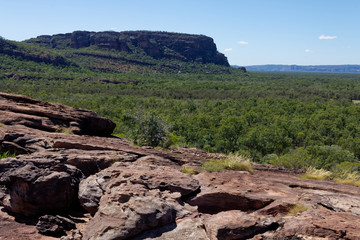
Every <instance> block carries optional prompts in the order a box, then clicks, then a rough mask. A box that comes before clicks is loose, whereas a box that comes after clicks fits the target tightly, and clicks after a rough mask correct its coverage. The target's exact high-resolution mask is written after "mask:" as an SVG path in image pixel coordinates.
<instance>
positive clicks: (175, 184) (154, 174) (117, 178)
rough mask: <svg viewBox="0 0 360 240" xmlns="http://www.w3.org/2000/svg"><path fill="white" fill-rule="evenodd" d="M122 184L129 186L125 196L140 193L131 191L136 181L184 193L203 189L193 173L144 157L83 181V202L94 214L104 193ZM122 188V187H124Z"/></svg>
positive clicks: (108, 169) (81, 189)
mask: <svg viewBox="0 0 360 240" xmlns="http://www.w3.org/2000/svg"><path fill="white" fill-rule="evenodd" d="M120 185H121V186H123V188H124V189H125V190H124V193H121V192H119V193H118V194H120V195H121V196H122V198H123V199H128V198H130V197H131V196H132V195H136V193H131V192H128V188H129V189H131V187H132V186H133V185H134V186H135V185H140V186H144V187H145V188H146V189H148V190H152V189H159V190H161V191H165V190H166V191H170V192H178V193H180V195H181V196H183V197H185V196H187V195H190V194H191V193H193V192H196V191H197V190H198V189H199V184H198V182H197V181H196V180H195V179H193V178H192V177H191V176H190V175H187V174H184V173H182V172H180V171H178V170H176V169H173V168H170V167H167V166H156V165H152V164H150V165H144V162H142V161H141V162H140V164H139V163H136V162H135V163H134V164H124V163H115V164H114V165H113V166H111V167H110V168H107V169H105V170H103V171H101V172H99V173H97V174H95V175H92V176H90V177H88V178H86V179H84V180H83V181H82V182H81V183H80V186H79V200H80V203H81V205H82V206H83V207H84V208H85V209H86V210H87V211H89V212H90V213H92V214H94V213H95V212H96V211H97V208H98V206H99V202H100V199H101V197H102V196H103V195H104V194H105V193H107V192H109V191H113V188H114V187H116V186H120ZM119 190H120V191H122V189H121V188H120V189H119ZM134 190H135V188H134ZM140 191H142V188H141V189H140Z"/></svg>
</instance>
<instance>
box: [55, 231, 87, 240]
mask: <svg viewBox="0 0 360 240" xmlns="http://www.w3.org/2000/svg"><path fill="white" fill-rule="evenodd" d="M82 237H83V235H82V233H81V232H80V230H79V229H75V230H72V231H71V233H70V234H68V235H67V236H63V237H61V238H60V240H82Z"/></svg>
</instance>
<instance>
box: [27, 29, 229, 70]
mask: <svg viewBox="0 0 360 240" xmlns="http://www.w3.org/2000/svg"><path fill="white" fill-rule="evenodd" d="M27 42H30V43H37V44H41V45H43V46H46V47H51V48H59V49H62V48H75V49H79V48H86V47H90V46H96V47H98V48H100V49H107V50H109V49H113V50H117V51H125V52H131V53H132V52H134V53H135V52H139V51H140V52H143V53H144V54H146V55H148V56H151V57H153V58H155V59H161V58H170V59H177V60H181V61H194V62H199V63H214V64H218V65H223V66H229V63H228V61H227V58H226V57H225V56H224V55H223V54H222V53H219V52H218V51H217V49H216V45H215V43H214V40H213V39H212V38H210V37H207V36H203V35H191V34H180V33H168V32H151V31H126V32H88V31H76V32H73V33H67V34H57V35H53V36H48V35H45V36H39V37H37V38H33V39H30V40H27Z"/></svg>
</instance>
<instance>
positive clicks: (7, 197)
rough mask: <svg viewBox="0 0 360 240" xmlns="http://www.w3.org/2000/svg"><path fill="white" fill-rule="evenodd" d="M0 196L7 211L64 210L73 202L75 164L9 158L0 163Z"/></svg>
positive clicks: (79, 174)
mask: <svg viewBox="0 0 360 240" xmlns="http://www.w3.org/2000/svg"><path fill="white" fill-rule="evenodd" d="M0 173H1V175H0V185H3V186H5V187H6V188H5V189H3V190H2V194H0V196H2V198H1V199H0V203H1V205H3V206H4V207H5V208H6V209H7V210H8V211H11V212H14V213H20V214H23V215H26V216H34V215H40V214H45V213H48V212H58V211H64V210H67V209H69V208H70V206H71V205H72V204H73V203H74V202H75V201H76V196H77V191H78V190H77V189H78V184H79V182H80V180H81V179H82V178H83V177H84V175H83V174H82V172H81V171H80V170H78V169H77V168H76V167H74V166H71V165H68V164H63V165H57V164H56V162H51V161H21V160H19V159H14V158H9V159H5V160H2V161H1V162H0Z"/></svg>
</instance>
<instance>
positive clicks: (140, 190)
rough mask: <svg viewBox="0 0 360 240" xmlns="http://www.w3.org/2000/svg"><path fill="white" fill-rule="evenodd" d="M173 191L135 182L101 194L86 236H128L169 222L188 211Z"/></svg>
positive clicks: (97, 237)
mask: <svg viewBox="0 0 360 240" xmlns="http://www.w3.org/2000/svg"><path fill="white" fill-rule="evenodd" d="M133 190H135V192H133ZM133 194H134V196H132V195H133ZM140 194H141V195H140ZM137 195H138V196H137ZM173 195H174V194H172V195H171V194H168V193H167V192H160V191H159V190H157V189H156V190H150V191H149V190H147V189H146V188H145V187H144V186H142V185H134V186H132V187H131V189H127V193H126V192H124V191H123V192H120V189H116V190H115V192H114V193H111V194H109V195H105V196H104V197H102V198H101V203H100V207H99V210H98V211H97V213H96V214H95V216H94V218H93V219H92V220H91V221H90V223H89V225H88V227H87V228H86V231H85V233H84V239H92V240H94V239H97V240H100V239H104V240H105V239H106V240H110V239H118V240H120V239H127V238H130V237H132V236H135V235H137V234H139V233H141V232H143V231H145V230H149V229H153V228H157V227H161V226H164V225H169V224H171V223H173V222H175V219H176V217H181V216H183V215H184V214H186V213H189V212H186V211H185V210H184V209H183V206H182V205H181V204H180V203H179V197H180V196H179V195H178V194H175V195H174V196H173Z"/></svg>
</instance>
